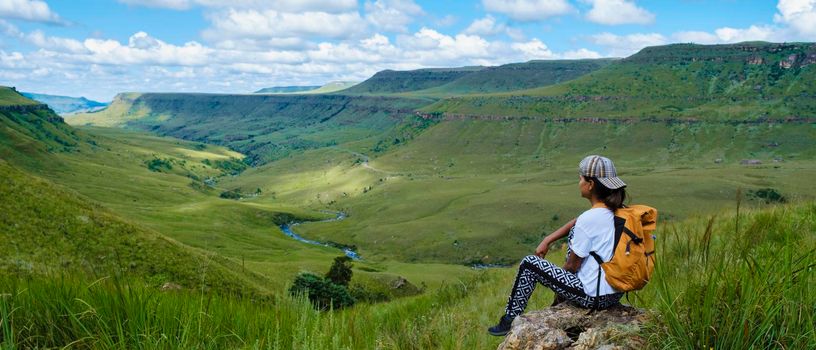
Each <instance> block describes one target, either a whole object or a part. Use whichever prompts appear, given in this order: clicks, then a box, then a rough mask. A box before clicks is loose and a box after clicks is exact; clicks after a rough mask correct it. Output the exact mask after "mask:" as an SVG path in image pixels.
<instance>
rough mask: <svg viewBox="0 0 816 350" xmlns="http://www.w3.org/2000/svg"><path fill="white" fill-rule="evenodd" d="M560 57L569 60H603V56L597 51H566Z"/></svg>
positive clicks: (583, 49)
mask: <svg viewBox="0 0 816 350" xmlns="http://www.w3.org/2000/svg"><path fill="white" fill-rule="evenodd" d="M560 57H561V58H563V59H567V60H578V59H585V58H601V57H603V56H601V54H599V53H597V52H595V51H592V50H589V49H585V48H581V49H578V50H572V51H566V52H564V53H562V54H561V55H560Z"/></svg>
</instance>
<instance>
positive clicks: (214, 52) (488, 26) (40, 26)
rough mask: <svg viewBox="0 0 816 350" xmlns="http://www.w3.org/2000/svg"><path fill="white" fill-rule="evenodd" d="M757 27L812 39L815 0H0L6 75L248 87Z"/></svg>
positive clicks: (69, 91)
mask: <svg viewBox="0 0 816 350" xmlns="http://www.w3.org/2000/svg"><path fill="white" fill-rule="evenodd" d="M748 40H763V41H771V42H790V41H811V42H812V41H816V0H778V1H772V0H766V1H753V0H752V1H737V0H676V1H668V0H473V1H452V0H228V1H224V0H0V85H5V86H15V87H17V89H18V90H20V91H26V92H37V93H46V94H54V95H66V96H77V97H78V96H84V97H87V98H90V99H95V100H99V101H110V100H111V99H112V98H113V97H114V95H116V94H117V93H120V92H131V91H135V92H214V93H251V92H253V91H256V90H258V89H260V88H263V87H271V86H290V85H322V84H325V83H327V82H331V81H362V80H365V79H366V78H368V77H370V76H372V75H373V74H374V73H376V72H378V71H381V70H384V69H395V70H408V69H418V68H430V67H459V66H474V65H484V66H488V65H499V64H505V63H511V62H523V61H528V60H533V59H577V58H600V57H626V56H628V55H631V54H633V53H636V52H637V51H638V50H640V49H642V48H644V47H647V46H654V45H665V44H670V43H677V42H684V43H685V42H693V43H699V44H721V43H733V42H740V41H748Z"/></svg>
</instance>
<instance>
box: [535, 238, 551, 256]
mask: <svg viewBox="0 0 816 350" xmlns="http://www.w3.org/2000/svg"><path fill="white" fill-rule="evenodd" d="M549 250H550V242H549V240H547V238H544V240H543V241H541V243H539V244H538V247H537V248H536V250H535V255H536V256H538V257H539V258H542V259H544V257H545V256H546V255H547V252H548V251H549Z"/></svg>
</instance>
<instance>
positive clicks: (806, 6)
mask: <svg viewBox="0 0 816 350" xmlns="http://www.w3.org/2000/svg"><path fill="white" fill-rule="evenodd" d="M776 8H777V10H779V13H777V14H776V15H775V16H774V21H776V22H777V23H782V24H784V25H788V26H790V27H791V28H793V29H794V30H795V31H796V32H797V34H799V35H801V36H803V37H805V38H807V39H808V40H816V0H779V3H777V5H776Z"/></svg>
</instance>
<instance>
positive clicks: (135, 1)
mask: <svg viewBox="0 0 816 350" xmlns="http://www.w3.org/2000/svg"><path fill="white" fill-rule="evenodd" d="M119 2H121V3H123V4H128V5H135V6H145V7H158V8H166V9H173V10H186V9H188V8H190V6H192V3H191V2H190V1H189V0H119Z"/></svg>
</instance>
